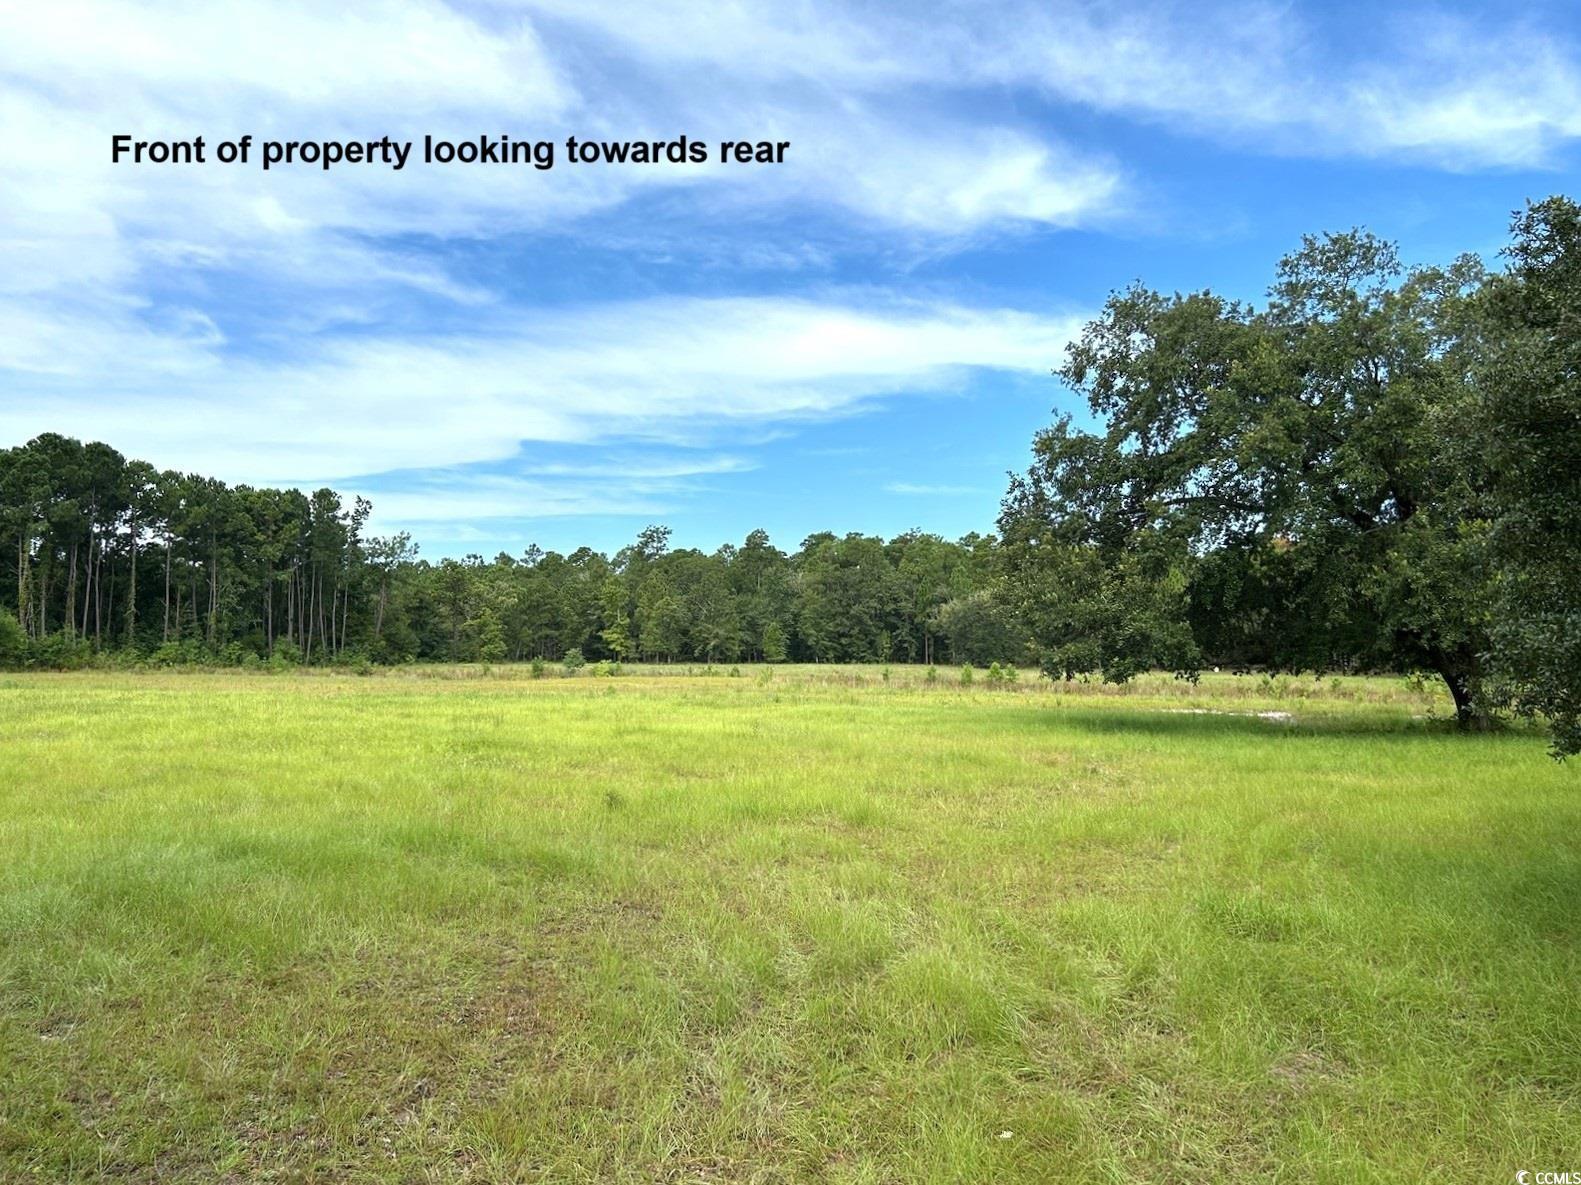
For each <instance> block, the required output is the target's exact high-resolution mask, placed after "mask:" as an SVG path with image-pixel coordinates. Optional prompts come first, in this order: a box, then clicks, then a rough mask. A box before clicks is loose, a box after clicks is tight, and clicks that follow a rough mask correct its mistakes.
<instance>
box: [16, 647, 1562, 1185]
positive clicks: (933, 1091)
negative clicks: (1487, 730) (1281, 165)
mask: <svg viewBox="0 0 1581 1185" xmlns="http://www.w3.org/2000/svg"><path fill="white" fill-rule="evenodd" d="M728 670H729V668H725V669H724V671H722V672H721V671H718V670H717V669H716V672H715V673H714V674H710V675H704V674H702V673H701V668H694V671H693V673H692V674H691V675H690V676H688V675H686V674H684V673H679V672H676V671H663V672H655V671H636V670H633V668H629V667H628V668H626V669H625V671H623V673H622V675H621V676H620V677H615V678H594V677H592V676H591V675H590V674H589V673H587V672H582V673H580V674H579V675H577V676H576V677H574V678H568V677H563V676H560V675H558V674H551V675H550V676H549V677H546V678H542V679H533V678H532V677H531V675H530V673H529V672H527V671H526V670H525V669H522V668H509V667H497V668H494V669H493V670H490V671H488V672H487V673H484V671H483V670H482V669H481V668H472V669H470V670H460V671H453V670H449V669H445V668H431V669H426V668H420V669H416V670H411V671H406V672H397V673H393V674H381V675H379V676H377V677H374V678H358V677H355V676H348V675H344V674H341V675H328V674H312V675H309V674H301V675H287V676H271V675H267V674H262V673H259V674H252V675H247V674H216V673H205V674H190V673H180V672H173V673H166V674H149V675H137V676H133V675H105V674H89V675H62V676H43V675H29V676H15V677H11V678H8V679H6V680H4V681H3V682H0V943H3V945H0V1180H13V1179H15V1180H40V1179H41V1180H64V1181H89V1180H102V1179H111V1180H116V1179H125V1180H146V1181H154V1180H160V1181H166V1180H175V1181H186V1180H190V1181H212V1180H227V1179H229V1180H236V1181H251V1180H268V1179H276V1180H296V1181H345V1180H351V1181H451V1180H474V1181H602V1180H613V1181H654V1180H660V1181H715V1182H717V1181H788V1182H794V1181H807V1182H812V1181H845V1182H880V1181H883V1182H888V1181H893V1182H912V1181H941V1182H942V1181H987V1180H993V1181H1029V1182H1030V1181H1037V1182H1044V1181H1058V1180H1074V1179H1100V1180H1116V1181H1119V1180H1143V1181H1219V1180H1226V1179H1232V1178H1240V1177H1245V1178H1264V1177H1280V1178H1282V1179H1290V1180H1302V1181H1309V1180H1310V1181H1352V1180H1358V1179H1391V1180H1426V1179H1430V1178H1431V1179H1434V1180H1440V1181H1441V1180H1446V1179H1449V1180H1509V1179H1512V1178H1513V1175H1514V1173H1515V1171H1516V1170H1517V1169H1518V1168H1523V1167H1524V1168H1529V1169H1532V1170H1538V1169H1542V1168H1545V1167H1546V1168H1565V1167H1567V1166H1568V1165H1569V1164H1571V1162H1573V1160H1574V1157H1575V1154H1576V1149H1577V1147H1578V1145H1577V1141H1576V1133H1577V1132H1578V1131H1581V1011H1578V1010H1577V1009H1576V1008H1575V1006H1574V990H1575V984H1576V982H1577V981H1578V976H1581V953H1578V945H1577V940H1578V934H1581V827H1578V823H1581V773H1578V771H1577V769H1576V768H1575V767H1574V766H1573V765H1571V766H1559V765H1556V764H1555V763H1553V762H1552V761H1550V760H1549V759H1548V758H1547V756H1546V755H1545V751H1544V743H1543V741H1542V739H1541V738H1540V737H1538V736H1535V735H1530V734H1527V733H1525V732H1522V731H1518V730H1517V731H1511V732H1508V733H1505V734H1502V735H1493V736H1479V737H1462V736H1458V735H1455V734H1454V733H1453V732H1452V731H1450V730H1448V729H1447V728H1445V727H1444V726H1443V725H1442V724H1441V723H1440V722H1438V721H1437V720H1435V719H1434V718H1433V717H1434V716H1435V715H1442V714H1443V713H1444V708H1443V705H1442V704H1441V703H1439V702H1438V701H1437V700H1436V699H1435V698H1434V696H1433V695H1431V694H1430V693H1428V692H1425V691H1423V690H1421V689H1419V688H1413V687H1411V686H1408V685H1406V684H1405V683H1404V682H1403V681H1399V680H1367V679H1343V680H1339V681H1337V682H1334V681H1329V680H1324V681H1321V682H1318V681H1313V680H1303V681H1293V682H1288V683H1280V682H1279V681H1268V680H1264V679H1262V678H1261V677H1242V678H1239V679H1237V678H1233V677H1231V676H1228V675H1224V676H1210V677H1208V678H1206V679H1205V680H1204V682H1203V683H1202V684H1201V685H1200V686H1196V687H1193V686H1191V685H1189V684H1184V683H1177V682H1175V681H1173V680H1169V679H1167V678H1150V679H1147V680H1143V681H1140V682H1139V683H1138V684H1136V685H1133V686H1131V687H1129V688H1128V689H1125V690H1124V691H1123V692H1115V691H1114V689H1107V688H1102V687H1098V686H1092V685H1081V684H1074V685H1070V686H1064V685H1050V684H1048V683H1046V682H1038V681H1034V680H1031V679H1030V678H1028V677H1026V676H1025V675H1023V677H1022V678H1021V679H1020V680H1019V681H1017V682H1016V683H1015V684H1012V685H1008V686H1006V685H1002V684H1001V685H986V684H985V682H984V680H981V679H979V680H976V681H974V683H973V684H972V686H970V687H962V686H960V685H959V683H957V682H956V681H955V680H954V679H953V677H952V678H950V679H945V680H938V681H936V682H933V683H928V682H926V681H925V677H924V675H923V674H922V673H921V672H920V671H912V670H908V669H906V668H894V669H893V671H892V675H891V678H890V679H888V680H885V679H884V678H883V677H882V675H881V673H880V671H879V670H878V669H877V668H865V669H863V668H846V669H839V668H780V669H778V670H776V672H775V674H774V676H773V677H772V678H770V679H767V680H765V679H762V678H760V677H758V670H757V669H751V668H745V669H743V671H742V677H739V678H735V677H730V676H729V675H728V673H726V672H728ZM661 673H662V674H663V675H664V676H665V677H662V678H661V677H649V676H657V675H659V674H661ZM1297 687H1299V688H1300V691H1299V692H1297V691H1296V688H1297ZM1259 712H1284V713H1288V714H1289V718H1288V719H1286V718H1283V717H1281V716H1259V715H1258V714H1257V713H1259Z"/></svg>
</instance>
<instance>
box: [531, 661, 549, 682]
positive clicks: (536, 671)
mask: <svg viewBox="0 0 1581 1185" xmlns="http://www.w3.org/2000/svg"><path fill="white" fill-rule="evenodd" d="M546 670H548V664H547V663H545V662H544V660H543V659H542V657H535V658H534V659H533V660H532V677H533V678H534V679H542V678H543V675H544V671H546Z"/></svg>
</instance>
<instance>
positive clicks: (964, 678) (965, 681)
mask: <svg viewBox="0 0 1581 1185" xmlns="http://www.w3.org/2000/svg"><path fill="white" fill-rule="evenodd" d="M971 685H972V664H971V663H962V664H961V686H962V687H970V686H971Z"/></svg>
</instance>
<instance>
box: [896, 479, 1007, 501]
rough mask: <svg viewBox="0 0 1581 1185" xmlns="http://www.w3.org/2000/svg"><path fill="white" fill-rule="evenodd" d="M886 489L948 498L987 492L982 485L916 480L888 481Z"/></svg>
mask: <svg viewBox="0 0 1581 1185" xmlns="http://www.w3.org/2000/svg"><path fill="white" fill-rule="evenodd" d="M884 491H885V492H886V493H890V494H907V495H913V496H916V497H919V498H946V497H957V496H966V495H973V494H983V493H986V492H987V491H986V490H984V489H983V488H982V487H981V486H967V485H933V484H928V483H922V482H914V481H892V482H888V483H886V484H885V486H884Z"/></svg>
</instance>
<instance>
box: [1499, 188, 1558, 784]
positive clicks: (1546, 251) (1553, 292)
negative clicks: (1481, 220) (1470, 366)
mask: <svg viewBox="0 0 1581 1185" xmlns="http://www.w3.org/2000/svg"><path fill="white" fill-rule="evenodd" d="M1513 230H1514V242H1513V244H1512V245H1511V247H1510V250H1509V256H1510V260H1511V265H1512V266H1511V269H1510V271H1509V273H1508V274H1507V275H1506V276H1502V277H1500V278H1499V280H1498V282H1496V283H1495V284H1494V285H1493V286H1492V289H1491V292H1490V294H1489V302H1488V303H1489V308H1490V313H1491V322H1492V325H1493V329H1494V332H1493V333H1492V335H1491V336H1492V340H1493V341H1494V342H1495V343H1496V346H1495V349H1494V350H1493V351H1492V352H1491V355H1490V357H1488V358H1487V360H1486V361H1485V364H1484V366H1483V368H1482V371H1481V373H1480V376H1479V378H1480V387H1481V397H1482V408H1481V410H1482V421H1481V422H1482V424H1483V425H1484V429H1485V430H1484V433H1483V440H1482V442H1481V443H1483V444H1484V445H1485V446H1486V447H1487V449H1488V453H1489V457H1488V462H1489V465H1490V467H1491V470H1492V472H1493V474H1494V489H1493V500H1494V504H1495V508H1496V517H1495V520H1494V525H1493V528H1492V532H1491V545H1492V547H1491V550H1492V563H1493V567H1494V570H1495V573H1496V577H1495V584H1494V590H1495V591H1494V597H1493V605H1492V608H1491V612H1490V615H1489V616H1490V621H1491V633H1492V665H1493V683H1494V695H1495V698H1496V699H1497V700H1498V701H1499V702H1501V703H1504V704H1507V705H1509V706H1512V707H1514V708H1515V709H1516V710H1517V711H1518V712H1520V713H1522V714H1523V715H1541V716H1544V717H1546V718H1547V719H1548V720H1549V721H1550V723H1551V724H1552V727H1553V737H1554V750H1555V752H1556V753H1557V754H1560V755H1564V754H1568V753H1576V752H1581V206H1578V205H1577V204H1576V203H1575V202H1573V201H1570V200H1568V199H1565V198H1550V199H1549V200H1547V201H1545V202H1541V203H1538V204H1536V205H1533V206H1531V207H1529V208H1528V209H1527V210H1525V211H1523V212H1522V213H1521V214H1520V215H1518V216H1517V217H1516V219H1515V224H1514V227H1513Z"/></svg>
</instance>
